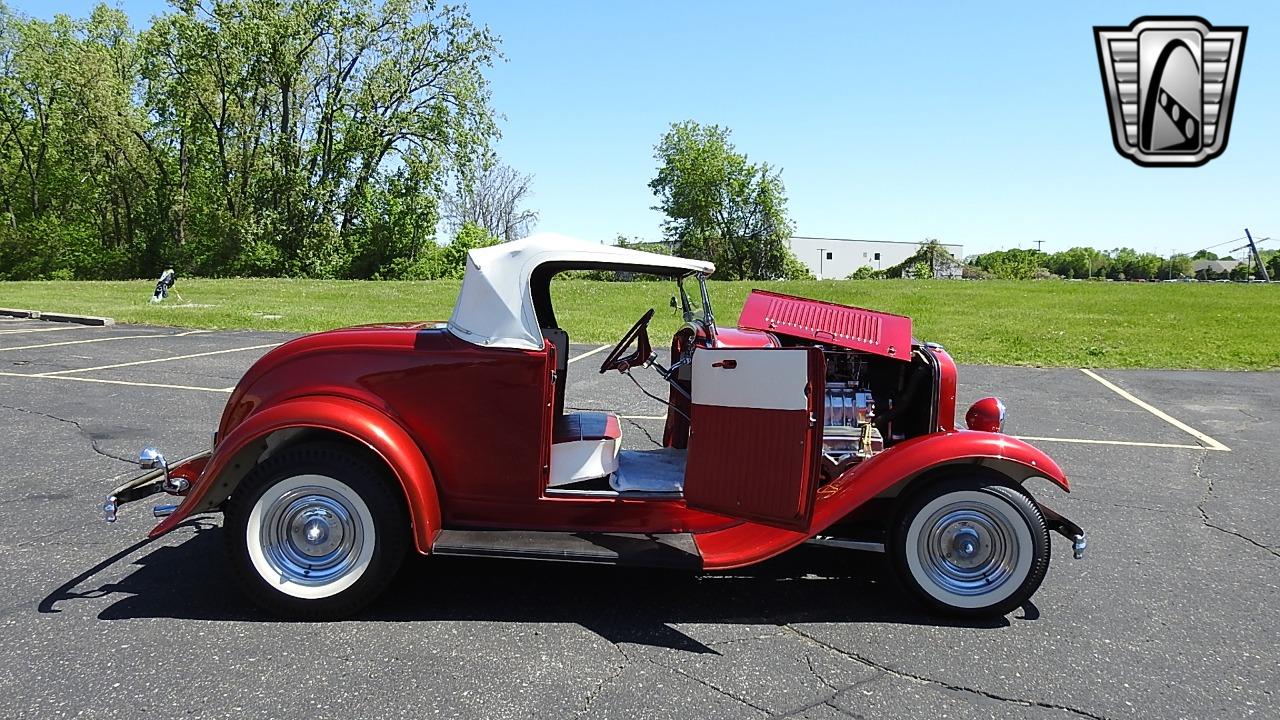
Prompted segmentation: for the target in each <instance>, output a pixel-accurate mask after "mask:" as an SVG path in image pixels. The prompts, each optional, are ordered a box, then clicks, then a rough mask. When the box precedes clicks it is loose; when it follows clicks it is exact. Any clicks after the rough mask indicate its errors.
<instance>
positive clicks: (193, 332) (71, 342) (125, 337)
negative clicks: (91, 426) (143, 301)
mask: <svg viewBox="0 0 1280 720" xmlns="http://www.w3.org/2000/svg"><path fill="white" fill-rule="evenodd" d="M204 332H208V331H207V330H188V331H186V332H181V333H177V334H176V335H169V334H167V333H150V334H148V335H115V336H113V337H101V338H90V339H88V340H63V341H62V342H53V343H41V344H40V345H19V346H17V347H0V352H7V351H10V350H37V349H39V348H49V347H59V346H62V345H86V344H88V343H100V342H109V341H111V340H138V339H140V338H151V337H186V336H187V335H196V334H199V333H204Z"/></svg>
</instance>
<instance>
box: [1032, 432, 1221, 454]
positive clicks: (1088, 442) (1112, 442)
mask: <svg viewBox="0 0 1280 720" xmlns="http://www.w3.org/2000/svg"><path fill="white" fill-rule="evenodd" d="M1014 437H1016V438H1017V439H1019V440H1027V441H1031V442H1061V443H1078V444H1082V445H1123V446H1125V447H1151V448H1174V449H1178V450H1219V451H1226V452H1230V449H1229V448H1226V447H1221V448H1217V447H1205V446H1203V445H1178V444H1176V443H1157V442H1133V441H1130V440H1086V439H1084V438H1057V437H1035V436H1032V435H1014Z"/></svg>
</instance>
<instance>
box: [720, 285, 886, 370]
mask: <svg viewBox="0 0 1280 720" xmlns="http://www.w3.org/2000/svg"><path fill="white" fill-rule="evenodd" d="M738 327H742V328H747V329H751V330H765V331H768V332H771V333H775V334H777V335H787V336H790V337H794V338H800V339H803V340H817V341H818V342H824V343H830V344H832V345H839V346H840V347H846V348H849V349H851V350H860V351H862V352H869V353H875V354H876V355H883V356H885V357H890V358H896V359H899V360H909V359H910V358H911V318H909V317H903V316H901V315H890V314H889V313H883V312H876V311H875V310H866V309H864V308H857V307H849V306H848V305H837V304H835V303H829V302H823V301H821V300H808V299H806V298H798V297H793V296H791V295H783V294H781V293H774V292H768V291H766V290H752V291H751V294H750V295H748V296H747V303H746V304H745V305H743V306H742V314H741V315H740V316H739V317H738Z"/></svg>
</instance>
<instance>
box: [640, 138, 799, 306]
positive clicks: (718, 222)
mask: <svg viewBox="0 0 1280 720" xmlns="http://www.w3.org/2000/svg"><path fill="white" fill-rule="evenodd" d="M729 135H730V131H729V130H728V129H727V128H722V127H720V126H718V125H700V124H699V123H696V122H694V121H692V120H689V121H685V122H682V123H675V124H673V125H672V126H671V129H670V130H669V131H668V132H667V133H666V134H665V135H663V137H662V139H661V140H660V141H659V142H658V144H657V146H655V148H654V159H656V160H657V161H658V164H659V167H658V174H657V176H656V177H655V178H654V179H653V180H652V181H650V183H649V188H650V189H651V190H652V191H653V194H654V195H655V196H657V197H658V199H659V204H658V205H657V206H655V207H654V209H655V210H660V211H661V212H663V213H665V214H666V216H667V219H666V220H665V221H664V222H663V233H664V235H665V236H666V237H667V238H668V240H670V241H672V242H673V244H674V245H675V251H676V254H677V255H680V256H682V257H692V258H699V259H704V260H710V261H712V262H714V263H715V264H716V266H717V268H719V270H720V272H721V274H722V275H723V276H724V277H725V278H726V279H731V280H732V279H766V280H767V279H773V278H779V277H784V276H785V275H786V272H787V267H788V265H787V256H788V255H789V254H790V250H789V248H788V247H787V242H786V241H787V238H789V237H790V236H791V223H790V222H789V221H788V219H787V216H786V211H785V206H786V195H785V190H784V188H783V184H782V178H781V176H780V174H779V173H778V172H777V171H776V170H774V169H773V168H771V167H770V166H769V165H768V164H766V163H758V164H757V163H751V162H749V161H748V160H747V156H746V155H745V154H743V153H739V152H737V150H736V149H735V148H734V146H733V144H732V143H731V142H729Z"/></svg>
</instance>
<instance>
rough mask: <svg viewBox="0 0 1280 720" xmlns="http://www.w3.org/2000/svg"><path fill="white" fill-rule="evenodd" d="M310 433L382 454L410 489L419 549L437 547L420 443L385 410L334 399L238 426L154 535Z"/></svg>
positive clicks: (434, 506) (283, 406) (290, 406)
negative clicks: (335, 435)
mask: <svg viewBox="0 0 1280 720" xmlns="http://www.w3.org/2000/svg"><path fill="white" fill-rule="evenodd" d="M307 430H323V431H328V432H334V433H338V434H340V435H343V436H345V437H347V438H349V439H351V440H354V441H356V442H359V443H360V444H361V445H363V446H365V447H366V448H368V449H369V450H371V451H372V452H374V453H376V454H377V455H378V457H380V458H381V459H382V461H383V462H384V463H385V464H386V466H387V467H388V469H390V470H391V472H392V474H393V475H395V477H396V479H397V480H398V481H399V483H400V486H401V488H402V489H403V490H404V494H405V499H406V500H407V501H408V505H409V516H410V521H411V522H412V524H413V536H414V542H415V543H416V545H417V548H418V551H419V552H423V553H426V552H428V551H429V550H430V549H431V544H432V542H434V540H435V535H436V533H437V532H439V530H440V503H439V498H438V497H437V494H436V486H435V478H434V476H433V475H432V473H431V467H430V466H429V465H428V464H427V460H426V458H425V457H424V456H423V454H422V451H421V450H419V448H418V445H417V443H415V442H414V441H413V438H411V437H410V436H409V434H408V432H406V431H405V429H404V428H403V427H401V426H400V424H399V423H397V422H395V421H394V420H393V419H391V418H390V417H388V416H387V415H386V414H385V413H383V412H382V411H380V410H378V409H376V408H374V407H371V406H369V405H366V404H364V403H362V402H358V401H355V400H349V399H347V398H340V397H333V396H309V397H302V398H296V399H293V400H288V401H285V402H282V403H279V404H277V405H273V406H271V407H269V408H266V409H265V410H262V411H261V412H258V413H255V414H253V415H251V416H249V418H248V419H246V420H245V421H244V422H242V423H240V424H239V425H237V426H236V428H235V429H234V430H233V431H231V432H230V433H229V434H228V435H227V437H225V438H223V439H222V441H221V442H220V443H218V447H217V449H216V450H215V451H214V453H213V456H212V457H210V458H209V461H208V463H207V464H206V465H205V466H204V469H203V471H202V472H201V473H200V476H199V477H198V478H196V479H195V480H194V481H193V482H192V483H191V489H190V490H189V491H188V492H187V494H186V498H185V500H184V501H183V502H182V504H181V505H179V506H178V508H177V509H176V510H175V511H174V512H173V514H172V515H170V516H168V517H167V518H165V519H164V521H163V522H161V523H160V524H159V525H157V526H156V527H155V528H153V529H152V530H151V533H150V536H151V537H153V538H154V537H158V536H160V535H163V534H165V533H167V532H169V531H170V530H172V529H173V528H174V527H176V526H177V525H178V524H179V523H181V522H182V521H183V520H186V519H187V518H188V517H190V516H191V515H193V514H195V513H199V512H206V511H209V510H213V509H214V508H216V507H218V505H220V504H221V503H222V501H224V500H226V499H227V498H228V497H230V496H231V493H232V492H233V491H234V490H235V488H236V486H237V485H239V483H240V481H241V480H242V479H243V478H244V476H245V475H247V474H248V473H249V471H250V470H252V469H253V467H254V465H256V464H257V463H258V462H259V461H260V460H261V459H263V457H264V456H266V455H269V454H270V453H272V452H275V451H277V450H279V448H281V447H283V446H284V445H287V444H288V443H289V442H291V441H293V440H296V439H297V438H298V436H299V435H301V434H302V433H304V432H305V431H307Z"/></svg>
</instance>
